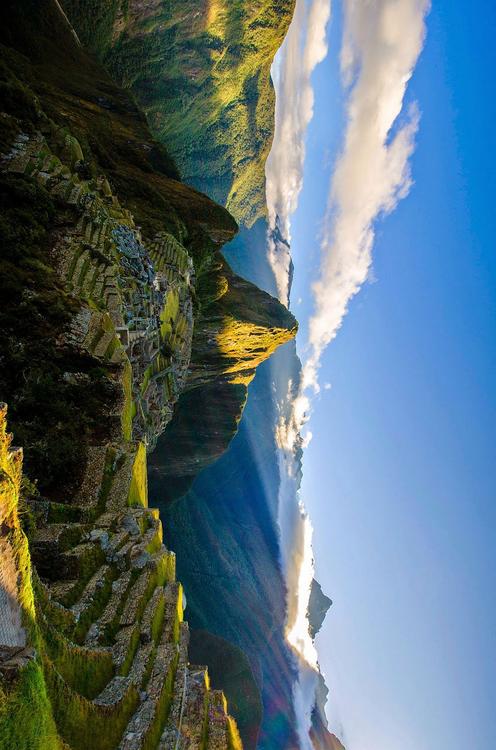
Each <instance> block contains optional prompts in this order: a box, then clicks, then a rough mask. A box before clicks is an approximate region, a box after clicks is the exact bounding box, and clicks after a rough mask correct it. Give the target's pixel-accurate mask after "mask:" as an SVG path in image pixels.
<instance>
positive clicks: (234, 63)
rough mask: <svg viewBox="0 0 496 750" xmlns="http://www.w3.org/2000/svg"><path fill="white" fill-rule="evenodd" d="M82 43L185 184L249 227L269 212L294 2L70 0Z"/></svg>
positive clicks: (70, 12)
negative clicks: (281, 65)
mask: <svg viewBox="0 0 496 750" xmlns="http://www.w3.org/2000/svg"><path fill="white" fill-rule="evenodd" d="M63 5H64V8H65V10H66V12H67V14H68V16H69V18H70V19H71V21H72V23H73V24H74V26H75V28H76V30H77V32H78V34H79V37H80V39H81V41H82V42H83V44H85V45H86V46H87V47H88V49H90V50H91V51H92V52H94V53H95V54H97V55H98V56H99V58H100V59H101V60H102V61H103V62H104V63H105V65H106V66H107V67H108V69H109V71H110V72H111V74H112V76H113V77H114V78H116V80H118V81H119V82H120V83H122V85H123V86H125V87H126V88H130V89H131V91H132V92H133V94H134V96H135V97H136V99H137V101H138V102H139V105H140V107H141V108H142V109H143V111H144V112H145V113H146V115H147V118H148V122H149V124H150V127H151V129H152V132H153V133H154V135H155V136H156V137H157V138H159V140H160V141H161V142H163V143H165V144H166V145H167V147H168V148H170V151H171V153H172V154H173V155H174V158H175V159H176V161H177V164H178V167H179V170H180V172H181V175H182V177H183V178H184V180H185V181H186V182H187V183H189V184H191V185H194V186H195V187H197V188H199V189H200V190H202V191H204V192H205V193H207V194H208V195H210V196H211V197H212V198H213V199H214V200H216V201H218V202H219V203H221V204H222V205H225V206H227V208H228V209H229V211H230V212H231V213H232V214H233V216H234V217H235V218H236V219H237V220H238V221H239V222H240V223H243V224H246V225H248V226H250V225H251V224H253V222H254V221H255V220H256V219H257V218H259V217H261V216H263V215H265V210H266V208H265V171H264V170H265V161H266V159H267V156H268V153H269V150H270V145H271V142H272V136H273V132H274V106H275V104H274V92H273V87H272V82H271V79H270V67H271V64H272V60H273V58H274V55H275V53H276V51H277V49H278V48H279V46H280V45H281V43H282V40H283V38H284V35H285V33H286V31H287V29H288V26H289V23H290V20H291V16H292V12H293V8H294V0H255V1H252V2H250V3H246V2H243V0H207V2H203V3H198V2H195V0H170V1H169V2H165V3H164V2H160V1H159V0H152V2H147V3H143V2H142V1H141V0H112V1H111V2H100V0H64V2H63Z"/></svg>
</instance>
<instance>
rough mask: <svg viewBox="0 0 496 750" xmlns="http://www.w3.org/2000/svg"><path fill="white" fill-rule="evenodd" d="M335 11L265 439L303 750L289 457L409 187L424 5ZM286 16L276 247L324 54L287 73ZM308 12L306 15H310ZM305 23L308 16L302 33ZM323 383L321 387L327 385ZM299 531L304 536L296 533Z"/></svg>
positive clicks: (274, 174) (303, 574)
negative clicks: (322, 146)
mask: <svg viewBox="0 0 496 750" xmlns="http://www.w3.org/2000/svg"><path fill="white" fill-rule="evenodd" d="M324 5H325V6H326V7H327V8H328V7H329V6H328V4H327V3H324V2H323V1H322V0H320V1H319V0H315V2H314V6H312V7H315V9H316V10H315V13H316V18H315V19H314V26H313V27H312V28H314V29H320V30H321V31H322V34H324V32H325V26H326V23H327V19H328V16H327V17H326V16H325V8H324ZM343 8H344V33H343V44H342V49H341V70H342V75H343V82H344V85H345V86H346V87H347V89H348V92H347V103H346V115H347V119H346V126H345V132H344V136H343V146H342V150H341V153H340V155H339V156H338V159H337V162H336V166H335V169H334V172H333V175H332V178H331V186H330V192H329V200H328V210H327V215H326V217H325V221H324V228H323V240H322V242H321V251H322V259H321V268H320V277H319V279H318V281H317V282H316V283H315V284H314V286H313V293H314V313H313V315H312V317H311V319H310V325H309V344H310V350H309V356H308V358H307V359H306V361H305V362H304V365H303V377H302V383H301V387H300V391H299V395H298V396H297V397H296V399H295V400H294V401H293V404H292V409H291V413H290V414H289V416H287V417H286V418H285V419H282V420H281V422H280V423H279V426H278V430H277V435H276V437H277V442H278V446H279V455H280V466H281V487H280V491H279V520H280V529H281V546H282V551H283V555H282V556H283V563H285V570H286V580H287V584H288V605H289V607H288V627H289V634H290V639H291V642H292V645H293V647H294V648H295V650H296V651H297V652H298V654H299V655H300V670H299V680H298V683H297V684H296V686H295V710H296V714H297V717H298V725H299V734H300V741H301V747H302V748H304V749H305V748H307V747H308V746H309V743H308V729H309V722H310V716H309V707H311V705H312V697H313V693H312V691H311V690H310V692H308V691H307V689H306V687H307V682H306V681H305V680H306V675H307V674H308V673H309V672H308V670H309V669H310V671H311V667H314V666H315V659H316V655H315V653H314V651H313V650H312V649H313V647H310V645H309V641H308V640H307V639H308V632H307V630H306V628H305V617H304V615H305V614H306V605H307V603H308V596H309V581H310V580H311V579H310V574H309V571H310V570H312V571H313V560H312V551H311V526H310V522H309V521H308V522H306V521H305V519H306V518H307V517H306V514H305V511H304V507H303V505H302V504H299V505H298V507H296V506H295V499H296V498H297V497H298V482H296V481H295V476H296V471H295V465H294V462H295V457H296V456H297V451H298V450H299V449H300V448H301V447H303V446H304V444H305V441H304V439H302V436H301V430H302V429H303V427H304V426H305V425H306V423H307V422H308V419H309V414H310V410H311V404H312V399H311V394H312V393H316V392H318V391H319V383H318V371H319V367H320V361H321V357H322V354H323V352H324V350H325V348H326V347H327V345H328V344H329V343H330V342H331V341H332V340H333V338H334V337H335V336H336V334H337V331H338V330H339V328H340V327H341V324H342V321H343V318H344V316H345V315H346V312H347V309H348V305H349V302H350V300H351V299H352V298H353V297H354V296H355V295H356V294H357V292H358V291H359V290H360V288H361V286H362V285H363V284H364V282H365V281H366V280H367V278H368V277H369V274H370V270H371V263H372V248H373V243H374V224H375V222H376V220H377V219H378V218H380V217H381V216H384V215H386V214H388V213H390V212H391V211H392V210H393V209H394V208H395V207H396V205H397V203H398V202H399V201H400V200H401V199H402V198H404V197H405V196H406V195H407V193H408V191H409V189H410V187H411V184H412V179H411V174H410V159H411V156H412V154H413V151H414V148H415V136H416V133H417V129H418V123H419V113H418V109H417V107H416V105H412V106H410V107H409V108H408V111H407V112H403V110H404V97H405V92H406V87H407V85H408V81H409V79H410V77H411V75H412V72H413V69H414V67H415V64H416V62H417V58H418V56H419V54H420V51H421V49H422V46H423V42H424V36H425V15H426V13H427V11H428V8H429V0H343ZM297 13H298V14H300V15H297V16H296V23H297V26H296V29H295V30H292V32H290V33H291V34H292V35H291V36H290V37H289V38H288V45H287V47H286V50H285V53H284V55H283V57H282V60H281V71H280V74H281V80H280V85H279V88H278V91H279V94H278V97H279V98H278V110H277V127H276V139H275V142H274V147H273V151H274V156H273V158H271V159H270V160H269V163H268V167H267V170H266V174H267V186H268V190H267V195H268V206H269V219H270V221H271V222H272V223H271V227H272V228H274V227H275V226H276V218H277V219H278V221H279V224H278V227H279V229H280V231H281V233H282V235H283V238H284V239H286V240H289V231H290V219H291V214H292V213H293V212H294V210H295V208H296V205H297V201H298V196H299V192H300V190H301V187H302V174H303V162H304V155H305V153H304V133H305V129H306V127H307V126H308V123H309V122H310V119H311V117H312V113H313V91H312V88H311V85H310V74H311V71H312V70H313V67H312V66H314V65H315V64H316V62H318V60H319V59H322V56H323V55H325V36H321V35H320V32H318V33H316V37H315V39H316V41H315V42H314V46H312V48H311V49H312V51H311V52H310V51H309V52H308V55H307V56H305V54H304V55H303V58H302V59H303V64H302V65H301V71H299V70H298V66H297V62H296V60H297V54H298V50H299V49H300V34H301V23H302V19H303V16H304V11H303V3H298V4H297ZM310 15H311V12H310V13H309V16H308V18H309V19H310ZM298 19H299V20H298ZM310 28H311V25H310V21H309V37H308V38H310ZM323 39H324V41H322V40H323ZM318 40H321V42H319V41H318ZM309 50H310V48H309ZM293 87H296V100H295V92H294V91H293ZM402 113H403V116H402ZM271 157H272V154H271ZM281 245H282V247H281ZM281 250H282V252H280V251H281ZM269 258H270V260H271V263H272V266H273V269H274V273H275V275H276V280H277V283H278V289H279V294H280V298H281V299H282V301H284V302H286V301H287V292H288V283H289V269H290V256H289V247H288V246H286V245H285V244H284V243H276V242H273V243H272V245H270V244H269ZM324 388H325V389H326V390H327V389H328V388H329V384H327V383H326V384H325V385H324ZM308 437H310V434H309V435H308ZM306 523H308V526H307V527H306ZM305 531H307V532H308V533H309V534H310V537H309V536H305V533H304V532H305Z"/></svg>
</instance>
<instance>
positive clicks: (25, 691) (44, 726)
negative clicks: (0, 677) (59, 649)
mask: <svg viewBox="0 0 496 750" xmlns="http://www.w3.org/2000/svg"><path fill="white" fill-rule="evenodd" d="M0 747H1V748H2V750H62V743H61V741H60V738H59V736H58V733H57V728H56V724H55V721H54V719H53V715H52V710H51V704H50V699H49V696H48V694H47V689H46V685H45V679H44V675H43V670H42V668H41V666H40V664H39V663H38V662H37V661H32V662H30V663H29V664H28V665H27V666H26V667H25V668H24V669H23V670H22V671H21V673H20V675H19V678H18V681H17V683H16V684H15V686H14V688H13V689H11V690H6V689H5V687H4V686H2V684H1V683H0Z"/></svg>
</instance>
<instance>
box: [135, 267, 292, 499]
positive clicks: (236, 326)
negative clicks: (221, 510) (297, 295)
mask: <svg viewBox="0 0 496 750" xmlns="http://www.w3.org/2000/svg"><path fill="white" fill-rule="evenodd" d="M202 291H203V295H204V299H205V298H208V302H205V303H204V305H203V307H202V311H201V314H200V315H199V316H198V318H197V320H196V323H195V331H194V336H193V349H192V355H191V364H190V369H189V373H188V379H187V382H186V384H185V388H184V391H183V393H182V395H181V397H180V399H179V401H178V405H177V408H176V411H175V413H174V417H173V419H172V421H171V423H170V425H169V428H168V430H167V431H166V432H165V433H164V434H163V435H162V437H161V438H160V440H159V443H158V446H157V450H156V451H155V453H154V454H152V455H151V456H150V462H149V463H150V472H151V475H152V480H153V482H154V485H155V486H156V487H157V493H158V491H159V490H158V487H159V486H160V499H161V500H162V501H164V500H173V499H175V498H177V497H180V496H181V495H183V494H184V493H185V492H186V491H187V489H188V488H189V487H190V486H191V484H192V482H193V480H194V478H195V477H196V476H197V475H198V474H199V472H200V471H201V470H202V469H204V468H205V467H206V466H208V465H210V464H211V463H212V462H214V461H215V460H216V459H217V458H218V457H219V456H220V455H222V453H223V452H224V451H225V450H226V448H227V447H228V445H229V443H230V441H231V439H232V437H233V436H234V435H235V433H236V431H237V428H238V423H239V420H240V418H241V413H242V410H243V407H244V405H245V402H246V398H247V393H248V385H249V383H250V382H251V380H252V379H253V377H254V375H255V370H256V368H257V366H258V365H259V364H260V363H261V362H262V361H263V360H264V359H267V357H268V356H269V355H270V354H272V352H273V351H274V350H275V348H276V347H277V346H279V345H280V344H283V343H285V342H286V341H289V340H290V339H291V338H292V337H293V336H294V334H295V333H296V325H297V324H296V321H295V319H294V317H293V316H292V315H291V313H289V312H288V311H287V310H286V308H284V307H283V306H282V305H280V304H279V303H278V302H276V301H275V300H274V298H273V297H270V296H269V295H268V294H266V293H265V292H262V291H260V290H259V289H257V287H255V286H254V285H253V284H250V283H249V282H248V281H244V280H243V279H241V278H240V277H238V276H235V275H234V274H233V273H232V271H231V270H230V269H229V267H228V265H227V264H226V262H225V261H223V260H220V261H218V262H217V263H216V264H215V267H214V268H213V269H212V273H211V274H210V275H207V276H206V278H205V280H204V286H203V287H202ZM213 344H215V345H213Z"/></svg>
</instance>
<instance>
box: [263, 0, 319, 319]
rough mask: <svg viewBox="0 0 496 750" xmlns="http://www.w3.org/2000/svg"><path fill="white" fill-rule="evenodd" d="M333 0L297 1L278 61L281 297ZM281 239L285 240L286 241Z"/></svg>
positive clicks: (273, 221) (273, 186)
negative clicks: (314, 74)
mask: <svg viewBox="0 0 496 750" xmlns="http://www.w3.org/2000/svg"><path fill="white" fill-rule="evenodd" d="M330 14H331V3H330V0H312V2H311V3H310V4H309V3H307V2H305V0H297V2H296V7H295V11H294V16H293V20H292V22H291V25H290V27H289V30H288V33H287V35H286V39H285V40H284V44H283V47H282V48H281V51H280V53H279V55H278V59H277V62H276V63H275V65H274V69H273V76H274V79H275V85H276V89H277V99H276V122H275V132H274V141H273V145H272V149H271V152H270V155H269V158H268V159H267V164H266V167H265V176H266V194H267V208H268V217H269V231H268V257H269V262H270V264H271V267H272V270H273V272H274V276H275V279H276V284H277V290H278V295H279V299H280V300H281V302H283V303H284V304H286V305H287V304H288V303H289V300H288V297H289V278H290V266H291V256H290V251H289V246H288V243H289V241H290V239H291V237H290V221H291V215H292V214H293V213H294V211H295V210H296V207H297V205H298V197H299V194H300V191H301V188H302V185H303V166H304V162H305V134H306V130H307V127H308V125H309V123H310V121H311V119H312V117H313V105H314V94H313V88H312V85H311V75H312V72H313V70H314V69H315V67H316V66H317V65H318V63H319V62H321V61H322V60H323V59H324V58H325V56H326V55H327V42H326V27H327V23H328V21H329V18H330ZM281 239H282V240H283V241H281Z"/></svg>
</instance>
